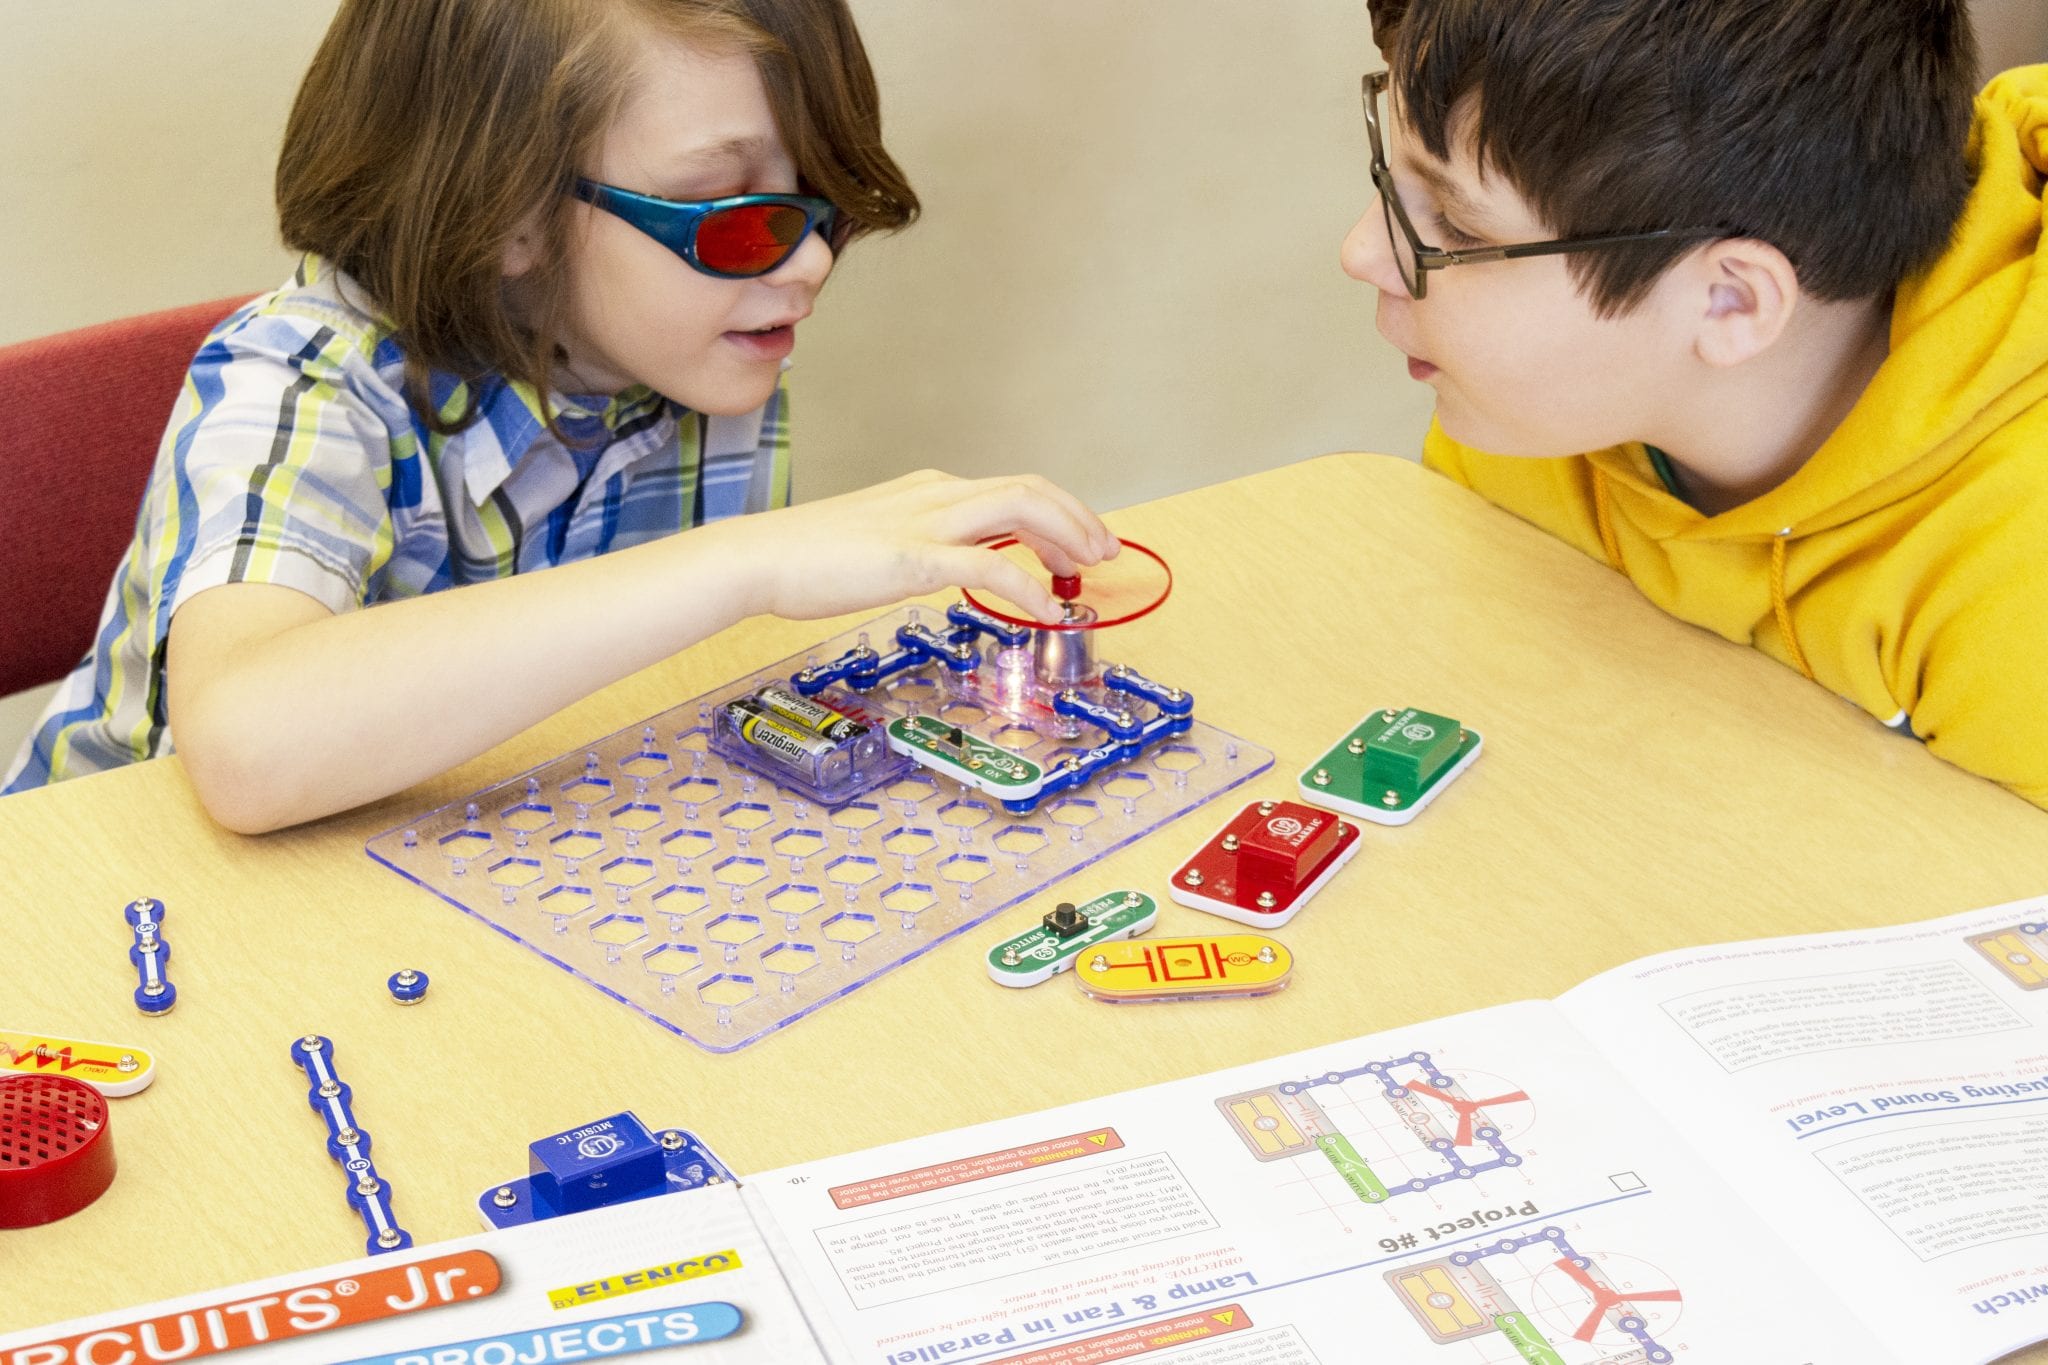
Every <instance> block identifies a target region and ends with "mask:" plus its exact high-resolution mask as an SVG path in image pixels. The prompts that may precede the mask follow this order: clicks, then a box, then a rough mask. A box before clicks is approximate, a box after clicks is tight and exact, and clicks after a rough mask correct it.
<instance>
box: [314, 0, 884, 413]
mask: <svg viewBox="0 0 2048 1365" xmlns="http://www.w3.org/2000/svg"><path fill="white" fill-rule="evenodd" d="M635 20H637V21H639V22H640V23H642V24H652V25H655V26H657V27H658V28H660V29H661V30H663V31H667V32H673V33H675V34H677V35H678V36H681V37H683V38H685V39H687V40H690V41H693V42H700V43H704V44H706V45H710V46H715V47H723V48H726V49H737V50H740V51H744V52H747V53H750V54H751V55H752V56H753V58H754V60H755V63H756V65H757V66H758V68H759V69H760V72H761V77H762V84H763V86H764V87H765V88H766V90H767V93H768V100H769V104H770V107H771V108H772V109H773V110H774V113H775V120H776V124H777V127H778V129H779V130H780V132H781V134H782V137H783V141H784V142H785V143H786V144H787V146H788V148H789V152H790V155H791V157H792V158H793V159H794V161H795V163H796V167H797V174H798V178H799V187H800V188H801V189H803V191H804V192H806V193H810V194H819V195H823V196H824V197H826V198H828V199H830V200H831V201H832V202H833V203H834V204H835V205H837V206H838V208H839V212H840V220H841V225H842V226H841V229H840V232H841V239H840V240H839V241H836V242H835V245H844V243H845V242H847V241H851V240H852V239H853V238H856V237H859V236H861V235H863V234H865V233H867V232H870V231H874V230H877V229H891V228H899V227H902V226H904V225H905V224H907V223H909V222H910V221H911V220H912V219H914V218H915V217H916V216H917V209H918V203H917V196H916V195H915V194H914V193H913V192H912V191H911V188H910V185H909V183H908V182H907V181H906V180H905V179H904V177H903V173H902V172H901V171H900V170H898V169H897V166H896V163H895V162H894V161H893V160H891V159H890V156H889V154H888V152H887V151H886V150H885V149H884V148H883V146H882V136H881V113H880V100H879V98H878V97H877V94H876V91H875V81H874V75H873V72H872V71H871V70H870V68H869V66H868V60H867V54H866V52H865V50H864V49H863V48H862V46H861V41H860V35H859V33H858V32H857V31H856V30H855V28H854V23H853V16H852V15H851V14H850V13H849V12H848V11H847V8H846V4H845V0H344V2H343V4H342V6H341V9H340V11H339V12H338V13H337V14H336V15H335V19H334V23H333V25H332V26H331V27H330V28H329V29H328V31H327V36H326V38H325V39H324V40H323V41H322V42H321V44H320V50H319V51H318V52H317V53H316V54H315V55H314V58H313V64H312V67H311V68H310V69H309V70H308V71H307V72H306V78H305V81H304V82H303V83H302V84H301V85H300V87H299V93H298V99H297V100H296V102H295V103H294V104H293V106H292V113H291V119H290V122H289V123H288V124H287V125H286V128H285V138H284V150H283V153H282V154H281V155H280V156H279V158H278V163H277V210H278V223H279V227H280V228H281V230H282V232H283V235H284V241H285V244H286V245H287V246H288V247H290V248H292V249H293V250H296V251H311V252H317V253H318V254H320V255H321V256H324V257H326V258H327V259H328V260H329V261H330V262H331V263H332V264H333V265H335V266H336V267H338V268H339V269H341V270H345V271H347V272H348V273H349V274H350V275H351V276H353V277H354V278H355V280H356V281H357V282H358V283H360V284H361V285H362V286H363V288H364V289H365V290H367V291H368V292H369V294H370V297H371V299H372V300H373V301H374V302H375V304H376V306H377V308H378V309H379V310H380V311H381V312H382V314H383V315H384V316H385V318H386V319H388V320H389V321H390V322H391V323H392V325H393V326H394V328H395V337H396V339H397V341H398V343H399V345H400V347H401V349H403V351H404V352H405V357H406V392H407V397H408V399H409V400H410V401H411V403H412V406H413V408H414V410H415V411H416V412H418V413H419V415H420V417H421V418H422V420H424V421H425V422H426V423H427V424H428V425H430V426H431V427H433V428H434V429H435V430H437V431H443V432H450V431H456V430H460V429H461V428H462V427H464V426H466V425H468V424H469V422H470V421H472V420H473V419H474V416H475V402H476V400H475V396H474V394H473V392H472V394H471V397H470V399H469V402H468V404H467V406H466V407H465V408H464V410H462V411H460V412H454V413H449V414H445V415H444V414H442V413H440V412H438V411H436V409H435V407H434V404H433V400H432V398H431V396H430V394H429V390H428V383H429V375H430V374H432V373H433V372H435V371H442V372H446V373H449V374H453V375H455V376H457V377H459V378H462V379H467V380H474V379H478V378H481V377H482V376H484V375H486V374H490V373H492V372H496V373H500V374H503V375H504V376H505V377H507V378H508V379H513V380H523V381H525V382H527V383H530V384H532V385H533V386H534V387H535V388H536V389H537V390H538V391H539V392H540V393H541V394H542V395H543V401H545V395H546V394H547V393H548V391H549V388H550V376H551V374H552V372H553V370H554V367H555V365H556V363H557V349H556V348H557V337H558V334H559V330H560V326H561V320H562V318H563V317H564V315H565V312H566V307H565V304H566V300H565V298H564V295H565V294H566V291H567V266H566V262H567V259H568V247H569V233H570V227H571V222H572V219H571V210H570V203H571V201H570V199H569V198H568V191H569V190H570V189H571V187H572V186H573V185H574V184H575V180H576V177H577V175H578V174H579V173H580V172H581V170H582V169H583V167H584V166H586V165H587V164H588V163H589V160H590V158H591V157H592V156H594V155H595V153H596V149H597V147H598V145H599V144H600V143H601V141H602V140H603V137H604V134H605V131H606V129H607V128H608V127H609V126H610V124H611V121H612V118H613V116H614V115H615V114H616V113H617V111H618V109H619V108H620V106H621V104H622V103H623V101H624V98H625V93H626V86H627V83H628V81H629V80H630V77H631V72H632V65H633V40H634V38H635V37H636V36H637V35H638V34H640V33H642V32H644V29H642V28H639V27H637V26H636V24H635V23H634V22H633V21H635ZM536 210H538V213H539V217H538V219H537V220H534V218H533V215H534V214H535V212H536ZM533 221H537V223H538V230H539V237H540V244H541V250H540V252H539V255H540V264H539V265H538V266H537V267H536V268H535V269H534V270H533V271H532V272H531V273H530V274H528V275H527V276H525V277H524V278H523V280H522V296H523V297H524V298H525V299H526V300H528V301H529V309H528V313H527V316H526V320H525V322H524V323H523V324H522V322H521V321H519V320H516V319H515V318H514V317H513V316H512V315H511V313H510V312H509V311H508V307H507V303H506V298H505V290H504V279H503V259H504V249H505V246H506V244H507V243H508V242H509V241H510V240H511V239H512V237H513V236H514V234H515V233H516V232H517V231H518V230H519V229H520V228H521V227H522V226H525V225H529V224H530V223H531V222H533ZM544 415H545V416H546V418H547V420H549V421H550V422H552V420H553V414H552V413H547V414H544Z"/></svg>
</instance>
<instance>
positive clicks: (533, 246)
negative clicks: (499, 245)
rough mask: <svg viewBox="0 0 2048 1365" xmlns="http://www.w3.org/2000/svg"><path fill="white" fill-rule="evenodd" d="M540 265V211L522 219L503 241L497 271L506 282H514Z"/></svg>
mask: <svg viewBox="0 0 2048 1365" xmlns="http://www.w3.org/2000/svg"><path fill="white" fill-rule="evenodd" d="M539 264H540V211H539V210H538V209H536V210H535V211H534V212H532V213H530V214H528V215H527V216H526V217H525V218H522V219H521V220H520V222H519V226H518V227H516V228H514V229H513V230H512V235H511V236H510V237H508V238H506V239H505V246H504V250H503V251H502V252H501V253H500V258H499V270H500V272H501V273H502V274H503V275H504V276H505V278H506V279H508V280H516V279H518V278H520V277H521V276H522V275H525V274H527V273H528V272H530V271H531V270H532V269H533V268H534V267H535V266H537V265H539Z"/></svg>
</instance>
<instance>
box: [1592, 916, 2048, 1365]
mask: <svg viewBox="0 0 2048 1365" xmlns="http://www.w3.org/2000/svg"><path fill="white" fill-rule="evenodd" d="M1558 1004H1559V1007H1560V1008H1561V1009H1562V1010H1563V1012H1564V1014H1565V1015H1566V1016H1567V1017H1568V1018H1570V1019H1571V1020H1572V1021H1573V1022H1574V1023H1575V1024H1577V1025H1578V1027H1579V1030H1580V1032H1582V1033H1583V1034H1584V1035H1585V1036H1586V1037H1587V1038H1589V1039H1591V1040H1592V1041H1593V1042H1594V1044H1595V1045H1596V1046H1597V1047H1598V1048H1599V1049H1600V1051H1601V1052H1602V1053H1603V1054H1604V1055H1605V1056H1606V1057H1607V1058H1609V1059H1611V1060H1612V1062H1613V1064H1614V1065H1615V1066H1616V1068H1617V1069H1618V1070H1619V1072H1620V1073H1621V1074H1622V1075H1624V1076H1626V1077H1627V1078H1628V1083H1629V1084H1630V1085H1632V1086H1633V1087H1634V1088H1635V1089H1636V1090H1637V1091H1638V1092H1639V1093H1640V1094H1641V1095H1642V1096H1644V1098H1645V1099H1646V1100H1647V1101H1648V1102H1649V1103H1650V1104H1651V1105H1652V1106H1653V1107H1654V1108H1655V1110H1656V1111H1657V1113H1658V1115H1659V1116H1660V1117H1661V1118H1663V1119H1664V1120H1666V1121H1667V1122H1669V1123H1671V1124H1673V1125H1674V1126H1675V1127H1676V1128H1677V1129H1678V1131H1679V1132H1681V1133H1682V1134H1684V1135H1685V1138H1686V1140H1687V1141H1688V1142H1689V1143H1690V1144H1691V1145H1692V1146H1693V1147H1695V1148H1696V1149H1698V1150H1699V1151H1701V1152H1703V1153H1706V1154H1708V1155H1709V1156H1710V1157H1711V1158H1712V1159H1713V1161H1714V1162H1715V1164H1716V1165H1717V1166H1718V1167H1719V1168H1720V1169H1721V1170H1723V1171H1724V1172H1726V1173H1727V1174H1728V1176H1729V1178H1730V1182H1731V1183H1732V1184H1733V1185H1734V1186H1735V1190H1736V1194H1737V1195H1738V1197H1739V1198H1740V1200H1741V1202H1742V1206H1743V1208H1744V1209H1745V1210H1746V1211H1747V1216H1750V1217H1755V1218H1760V1219H1762V1220H1764V1221H1768V1222H1769V1223H1770V1224H1771V1225H1772V1226H1773V1227H1776V1228H1778V1229H1779V1230H1780V1231H1782V1232H1783V1233H1784V1235H1785V1238H1786V1240H1787V1241H1788V1242H1790V1243H1791V1244H1792V1245H1793V1247H1794V1248H1795V1250H1797V1252H1798V1253H1799V1254H1800V1256H1801V1258H1802V1259H1803V1260H1804V1261H1805V1262H1806V1263H1807V1264H1808V1265H1809V1266H1810V1267H1812V1273H1813V1274H1815V1275H1817V1276H1818V1277H1819V1278H1820V1279H1822V1280H1823V1281H1825V1282H1826V1283H1827V1284H1828V1286H1829V1288H1830V1289H1831V1290H1832V1291H1833V1293H1834V1297H1835V1298H1836V1299H1838V1300H1839V1301H1840V1302H1843V1303H1845V1304H1847V1305H1848V1306H1849V1308H1850V1310H1851V1312H1852V1314H1853V1316H1854V1317H1855V1318H1857V1319H1858V1320H1859V1321H1862V1322H1866V1323H1870V1324H1872V1325H1873V1326H1874V1327H1875V1328H1876V1329H1877V1330H1878V1331H1879V1332H1881V1333H1882V1334H1883V1335H1884V1337H1885V1338H1886V1339H1887V1340H1888V1341H1890V1342H1893V1343H1894V1348H1893V1349H1895V1350H1897V1351H1898V1352H1899V1353H1900V1354H1902V1355H1904V1356H1905V1357H1906V1358H1907V1359H1909V1360H1914V1361H1981V1360H1990V1359H1993V1358H1995V1357H1997V1356H1999V1355H2003V1354H2005V1353H2006V1352H2008V1351H2012V1350H2016V1349H2018V1348H2019V1347H2021V1346H2023V1345H2025V1344H2027V1343H2028V1342H2030V1341H2035V1340H2038V1339H2040V1338H2042V1337H2044V1336H2048V899H2041V900H2033V901H2022V902H2017V903H2015V904H2012V905H2007V906H2002V907H1999V908H1997V909H1992V910H1983V911H1976V912H1973V913H1970V914H1966V915H1957V916H1953V917H1951V918H1948V919H1941V920H1933V921H1929V922H1927V923H1924V924H1916V925H1908V926H1905V927H1902V928H1897V929H1879V930H1871V931H1868V932H1865V933H1854V934H1816V935H1810V936H1805V937H1799V938H1784V939H1767V940H1763V941H1759V942H1753V943H1734V944H1726V945H1722V946H1719V947H1713V948H1702V949H1693V950H1687V951H1683V952H1675V953H1668V954H1664V955H1662V956H1659V957H1654V958H1648V959H1645V960H1643V961H1641V962H1635V963H1631V964H1629V965H1628V966H1626V967H1621V968H1617V969H1615V970H1614V971H1611V972H1607V973H1604V974H1602V975H1600V976H1597V977H1595V978H1593V979H1592V980H1591V981H1588V982H1586V983H1585V984H1584V985H1582V986H1578V987H1576V988H1574V989H1573V990H1571V991H1569V992H1567V993H1566V994H1565V995H1564V996H1563V997H1562V998H1560V1000H1559V1002H1558Z"/></svg>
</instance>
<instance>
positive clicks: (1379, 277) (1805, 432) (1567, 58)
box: [1343, 0, 2048, 806]
mask: <svg viewBox="0 0 2048 1365" xmlns="http://www.w3.org/2000/svg"><path fill="white" fill-rule="evenodd" d="M1370 7H1371V10H1372V17H1373V24H1374V37H1375V38H1376V40H1377V41H1378V42H1379V44H1380V46H1381V48H1382V50H1383V51H1384V52H1385V53H1386V55H1387V59H1388V62H1389V66H1390V69H1389V71H1387V72H1382V73H1377V74H1375V75H1370V76H1367V77H1366V79H1365V104H1366V109H1365V114H1366V125H1367V135H1368V138H1369V141H1370V146H1371V150H1372V175H1373V181H1374V185H1375V188H1376V189H1377V191H1378V201H1377V202H1376V203H1374V204H1373V205H1372V206H1371V207H1370V208H1369V209H1368V210H1367V212H1366V213H1365V215H1364V216H1363V217H1362V218H1361V219H1360V220H1359V222H1358V224H1357V226H1356V227H1355V228H1353V229H1352V231H1351V233H1350V235H1349V236H1348V237H1347V239H1346V240H1345V243H1344V249H1343V262H1344V268H1345V270H1346V271H1347V272H1348V273H1349V274H1351V275H1352V276H1353V277H1355V278H1357V279H1359V280H1362V281H1364V282H1366V283H1369V284H1372V285H1374V286H1375V287H1376V288H1378V290H1379V291H1380V298H1379V313H1378V323H1379V329H1380V331H1381V332H1382V333H1383V334H1384V335H1385V336H1386V337H1387V339H1388V340H1389V341H1391V342H1392V343H1393V344H1394V345H1395V346H1397V347H1399V348H1400V349H1401V350H1402V351H1404V352H1405V353H1406V354H1407V355H1408V356H1409V362H1408V369H1409V373H1410V374H1411V375H1412V376H1413V377H1415V378H1416V379H1418V380H1421V381H1423V382H1425V383H1428V384H1430V385H1431V386H1432V387H1434V388H1435V389H1436V392H1437V410H1436V421H1435V423H1434V424H1433V426H1432V429H1431V431H1430V433H1429V436H1428V438H1427V441H1426V444H1425V447H1424V461H1425V463H1426V464H1428V465H1429V466H1430V467H1431V468H1433V469H1435V470H1437V471H1439V472H1441V473H1443V474H1446V475H1448V476H1449V477H1451V478H1453V479H1455V480H1457V481H1458V482H1460V483H1463V484H1465V485H1467V486H1468V487H1471V488H1473V489H1475V490H1477V491H1478V492H1479V493H1481V494H1483V495H1484V496H1485V497H1487V498H1488V499H1490V500H1492V501H1493V502H1495V503H1497V504H1499V505H1500V506H1502V507H1504V508H1506V509H1507V510H1509V511H1511V512H1514V513H1515V514H1516V515H1518V516H1521V517H1523V518H1524V519H1526V520H1528V521H1530V522H1532V523H1534V524H1535V525H1537V526H1540V527H1542V528H1543V529H1545V530H1547V531H1549V532H1551V533H1552V534H1554V535H1556V536H1558V537H1560V538H1561V539H1564V540H1566V541H1568V542H1570V543H1571V544H1573V545H1576V546H1578V547H1579V548H1580V549H1582V550H1583V551H1585V552H1586V553H1588V554H1590V555H1594V556H1596V557H1598V558H1600V559H1602V560H1604V561H1605V562H1607V563H1608V564H1610V565H1612V566H1613V567H1614V568H1615V569H1617V570H1619V571H1620V572H1622V573H1625V574H1627V575H1628V576H1629V578H1630V579H1631V581H1633V582H1634V583H1635V584H1636V585H1637V587H1638V588H1639V589H1640V590H1641V591H1642V592H1643V594H1644V595H1645V596H1647V597H1648V598H1649V599H1650V600H1651V601H1653V602H1655V603H1656V604H1657V605H1658V606H1660V607H1662V608H1664V609H1665V610H1666V611H1668V612H1670V613H1672V614H1673V615H1675V616H1678V617H1679V618H1681V619H1683V620H1686V621H1689V622H1692V623H1693V624H1695V625H1699V626H1703V627H1705V628H1707V629H1709V630H1713V631H1715V632H1717V633H1719V634H1721V635H1723V636H1725V637H1727V638H1728V639H1731V640H1735V641H1739V642H1744V643H1750V644H1754V645H1756V646H1757V647H1758V648H1760V649H1762V650H1764V651H1765V652H1766V653H1768V654H1770V655H1772V656H1773V657H1774V658H1777V659H1779V660H1781V661H1782V662H1784V663H1786V664H1789V665H1790V666H1792V667H1794V668H1797V669H1798V670H1799V671H1800V672H1802V673H1804V674H1805V675H1806V676H1807V677H1808V678H1811V679H1813V680H1814V681H1816V682H1819V683H1820V684H1822V685H1823V686H1825V687H1828V688H1830V689H1831V690H1833V691H1835V692H1836V693H1838V694H1840V695H1841V696H1843V697H1846V698H1847V699H1849V700H1850V701H1851V702H1853V703H1854V704H1856V705H1857V706H1859V707H1861V708H1863V709H1864V710H1865V711H1867V712H1869V713H1870V714H1871V715H1872V716H1873V717H1875V718H1877V719H1878V720H1879V721H1881V722H1883V723H1884V724H1887V725H1889V726H1891V727H1892V728H1894V729H1896V730H1899V731H1901V732H1904V733H1908V734H1912V735H1916V736H1918V737H1919V738H1921V739H1922V740H1924V741H1925V742H1926V743H1927V744H1928V746H1929V747H1930V748H1931V749H1932V750H1933V751H1934V752H1935V753H1936V754H1938V755H1940V756H1941V757H1943V758H1945V759H1947V760H1949V761H1950V762H1953V763H1956V764H1957V765H1959V766H1961V767H1964V768H1967V769H1969V770H1971V771H1973V772H1976V773H1979V774H1982V775H1983V776H1986V777H1990V778H1992V779H1994V780H1996V781H1998V782H2001V783H2003V784H2005V785H2006V786H2007V787H2008V788H2010V789H2011V790H2013V791H2014V792H2016V793H2018V794H2019V795H2020V796H2022V797H2024V798H2026V799H2027V800H2029V801H2031V802H2033V803H2034V804H2036V805H2041V806H2048V238H2044V233H2043V202H2042V181H2043V176H2044V173H2048V66H2034V67H2024V68H2020V69H2018V70H2015V71H2010V72H2007V73H2005V74H2004V75H2003V76H2000V77H1999V78H1998V79H1996V80H1995V81H1993V82H1992V83H1991V85H1990V86H1989V87H1988V88H1986V89H1985V90H1984V91H1983V93H1982V94H1981V95H1978V96H1977V97H1976V99H1975V102H1974V107H1973V102H1972V93H1973V89H1974V85H1975V71H1974V66H1975V44H1974V41H1973V39H1972V36H1971V31H1970V25H1969V18H1968V15H1967V13H1966V10H1965V6H1964V3H1963V0H1632V2H1630V3H1615V0H1598V2H1597V3H1596V2H1595V0H1371V4H1370ZM1532 457H1534V458H1532Z"/></svg>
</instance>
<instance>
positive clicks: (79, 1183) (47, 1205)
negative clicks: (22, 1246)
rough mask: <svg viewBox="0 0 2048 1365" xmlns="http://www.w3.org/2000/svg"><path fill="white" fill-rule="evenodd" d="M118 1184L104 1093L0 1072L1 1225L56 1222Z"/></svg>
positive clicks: (62, 1079) (61, 1080)
mask: <svg viewBox="0 0 2048 1365" xmlns="http://www.w3.org/2000/svg"><path fill="white" fill-rule="evenodd" d="M113 1183H114V1138H113V1134H112V1132H111V1131H110V1130H109V1129H108V1126H107V1101H106V1098H105V1097H104V1096H103V1095H101V1094H100V1092H99V1091H97V1090H95V1089H93V1088H92V1087H91V1086H89V1085H87V1084H86V1083H85V1082H84V1081H78V1080H73V1079H71V1078H69V1077H66V1076H33V1075H30V1076H0V1228H32V1227H37V1226H39V1225H41V1224H43V1223H54V1222H56V1221H57V1220H58V1219H59V1218H66V1217H69V1216H70V1215H72V1214H74V1213H77V1212H78V1211H79V1210H80V1209H82V1208H84V1207H85V1206H86V1205H88V1204H90V1203H92V1201H93V1200H95V1199H98V1198H99V1197H100V1196H101V1195H102V1194H105V1193H106V1190H107V1186H109V1185H111V1184H113Z"/></svg>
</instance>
